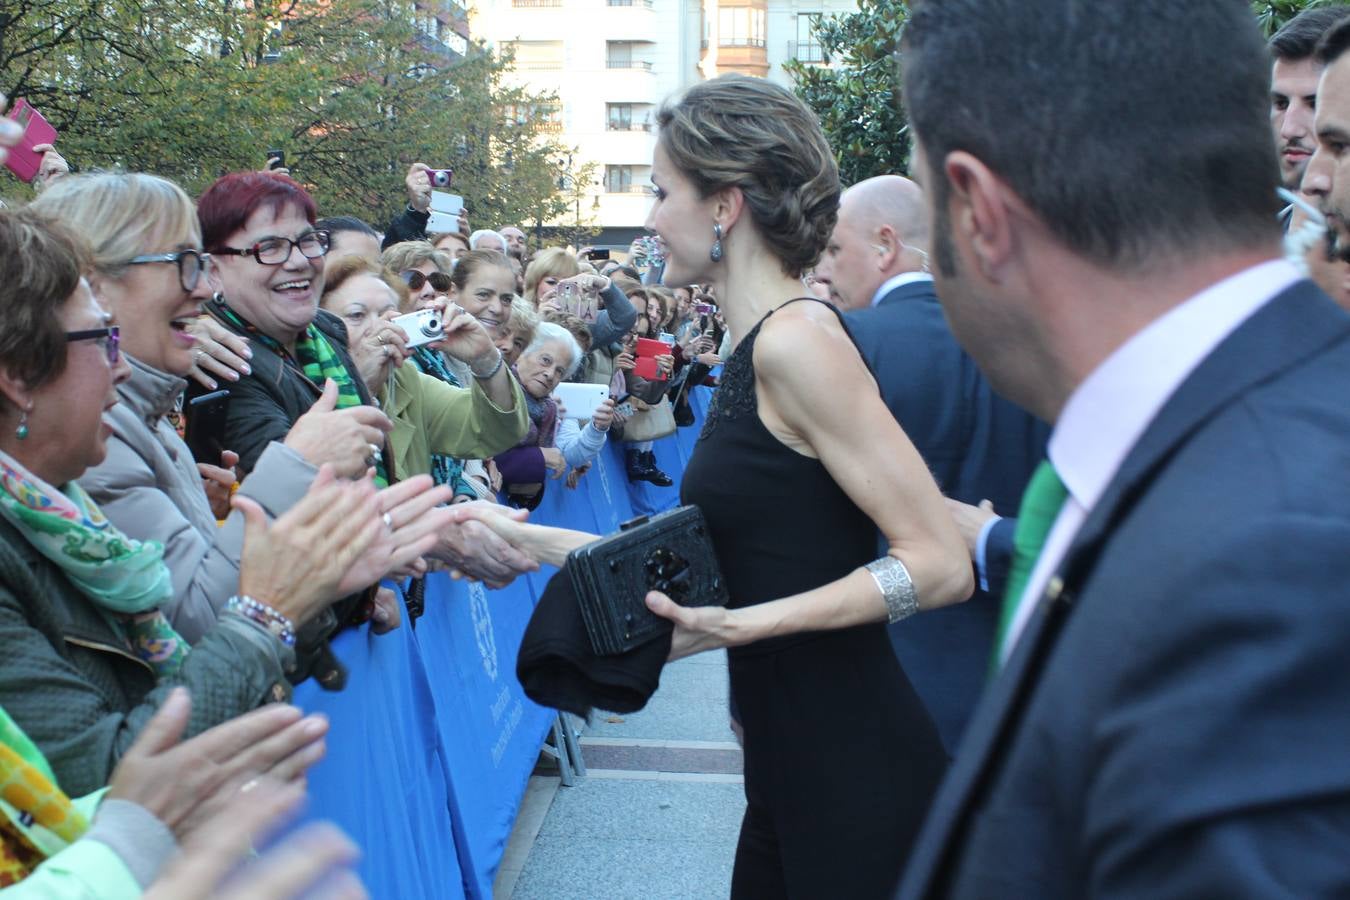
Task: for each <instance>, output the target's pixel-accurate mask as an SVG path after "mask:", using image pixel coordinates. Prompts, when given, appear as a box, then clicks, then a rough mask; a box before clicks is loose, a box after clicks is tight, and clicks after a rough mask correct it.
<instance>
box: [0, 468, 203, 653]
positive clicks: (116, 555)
mask: <svg viewBox="0 0 1350 900" xmlns="http://www.w3.org/2000/svg"><path fill="white" fill-rule="evenodd" d="M0 516H3V517H4V518H5V519H6V520H7V521H8V522H9V523H10V524H11V525H13V526H14V527H16V528H18V529H19V531H20V532H22V533H23V536H24V537H25V538H27V539H28V542H29V543H30V544H32V545H33V547H34V548H35V549H36V550H37V551H38V552H39V553H41V554H42V555H43V556H45V557H47V559H49V560H51V561H52V562H53V563H55V564H56V565H57V566H58V567H59V568H60V569H61V571H62V572H63V573H65V576H66V577H67V578H69V579H70V580H71V582H73V583H74V585H75V586H76V587H77V588H79V589H80V591H81V592H82V593H83V594H84V595H85V596H86V597H88V598H89V599H90V600H91V601H93V602H94V603H95V604H97V605H98V606H99V607H101V608H103V609H104V610H106V611H107V612H109V613H110V614H111V615H112V616H113V617H114V618H115V619H117V621H118V622H120V623H121V625H122V628H123V630H124V632H125V634H126V636H127V638H128V639H129V641H130V643H131V647H132V649H133V650H134V651H135V653H136V655H137V656H139V657H140V658H141V659H143V660H145V661H146V662H147V663H149V664H150V666H151V668H153V669H154V670H155V674H156V675H157V676H161V677H162V676H164V675H171V674H173V673H174V672H176V671H178V667H179V666H180V665H182V663H183V657H185V656H186V655H187V652H188V644H187V642H186V641H184V640H183V639H182V638H181V637H180V636H179V635H178V632H176V631H174V630H173V626H172V625H170V624H169V620H168V619H166V618H165V617H164V613H163V612H161V611H160V606H162V605H163V604H165V603H167V602H168V601H169V600H171V599H173V582H172V581H171V580H170V577H169V569H168V567H167V566H166V565H164V546H163V545H162V544H160V543H158V542H157V541H137V540H133V539H132V538H129V537H127V536H126V535H125V534H123V533H122V532H121V531H119V530H118V529H117V528H116V527H114V526H113V524H112V523H111V522H109V521H108V520H107V519H106V518H104V516H103V513H102V511H100V510H99V508H98V506H97V505H95V503H94V501H93V500H92V499H90V497H89V495H88V494H86V493H85V492H84V489H83V488H81V487H80V486H79V485H78V484H76V483H75V482H73V481H71V482H68V483H67V484H66V485H65V487H64V488H62V489H61V490H57V489H56V488H54V487H52V486H51V485H49V484H47V483H46V482H45V481H43V480H42V479H41V478H38V477H37V476H36V475H34V474H33V473H32V472H29V471H28V470H27V469H25V468H24V467H23V466H22V465H21V464H20V463H19V461H18V460H16V459H14V457H12V456H10V455H8V454H7V453H3V452H0Z"/></svg>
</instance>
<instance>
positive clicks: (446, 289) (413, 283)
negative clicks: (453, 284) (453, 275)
mask: <svg viewBox="0 0 1350 900" xmlns="http://www.w3.org/2000/svg"><path fill="white" fill-rule="evenodd" d="M398 277H399V278H402V279H403V280H404V281H406V282H408V290H410V291H420V290H421V289H422V285H424V284H428V283H430V285H431V289H432V290H433V291H435V292H436V293H438V294H448V293H450V276H449V275H447V274H445V273H444V272H432V273H431V274H430V275H423V274H422V273H421V272H419V271H417V270H416V269H409V270H408V271H406V272H399V273H398Z"/></svg>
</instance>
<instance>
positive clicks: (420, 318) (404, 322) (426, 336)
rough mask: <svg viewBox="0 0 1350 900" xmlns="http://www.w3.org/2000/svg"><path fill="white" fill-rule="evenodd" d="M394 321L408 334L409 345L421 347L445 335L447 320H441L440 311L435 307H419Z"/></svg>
mask: <svg viewBox="0 0 1350 900" xmlns="http://www.w3.org/2000/svg"><path fill="white" fill-rule="evenodd" d="M393 321H394V324H395V325H397V326H398V327H399V328H402V329H403V333H404V334H406V335H407V336H408V346H409V347H420V346H422V345H423V344H430V343H431V342H432V341H439V340H440V339H441V338H443V337H445V322H443V321H442V320H441V314H440V312H438V311H437V310H434V309H419V310H418V311H417V312H413V313H408V314H407V315H406V316H399V317H398V318H396V319H394V320H393Z"/></svg>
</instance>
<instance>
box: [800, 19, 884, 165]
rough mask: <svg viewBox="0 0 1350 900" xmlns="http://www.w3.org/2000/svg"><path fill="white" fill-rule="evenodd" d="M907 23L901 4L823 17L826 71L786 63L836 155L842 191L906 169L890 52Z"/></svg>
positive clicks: (820, 27)
mask: <svg viewBox="0 0 1350 900" xmlns="http://www.w3.org/2000/svg"><path fill="white" fill-rule="evenodd" d="M908 16H909V7H908V6H907V5H906V4H905V3H904V2H902V0H859V3H858V11H857V12H855V13H849V14H846V15H841V16H834V17H822V18H821V19H820V22H819V25H818V26H817V28H816V33H817V35H818V36H819V38H820V45H821V48H822V49H823V50H824V53H825V58H826V60H827V61H828V62H829V63H831V65H830V66H829V67H822V66H811V65H806V64H803V63H801V62H797V61H795V60H794V61H792V62H789V63H788V64H787V65H786V66H785V68H787V69H788V71H789V72H790V73H791V74H792V76H793V78H794V79H795V80H796V90H797V94H798V96H800V97H801V98H802V100H804V101H805V102H806V104H807V105H808V106H810V107H811V109H812V110H814V111H815V113H816V115H817V116H819V117H820V122H821V125H823V126H824V128H825V134H826V136H827V137H828V138H829V140H830V146H832V147H833V148H834V153H835V158H836V159H837V160H838V162H839V177H840V178H841V179H842V181H843V182H844V184H845V185H849V184H855V183H857V182H859V181H862V180H863V179H864V178H871V177H872V176H873V175H884V174H888V173H903V172H905V171H907V169H908V165H909V127H908V123H907V121H906V119H905V113H904V110H903V109H902V108H901V105H900V79H899V73H898V70H897V67H896V64H895V50H896V47H897V46H898V45H899V43H900V31H901V29H902V28H903V27H904V23H905V19H906V18H907V17H908Z"/></svg>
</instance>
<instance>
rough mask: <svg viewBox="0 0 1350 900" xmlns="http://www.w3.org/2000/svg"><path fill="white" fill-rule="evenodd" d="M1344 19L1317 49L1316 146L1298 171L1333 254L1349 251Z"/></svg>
mask: <svg viewBox="0 0 1350 900" xmlns="http://www.w3.org/2000/svg"><path fill="white" fill-rule="evenodd" d="M1347 50H1350V18H1348V19H1345V20H1344V21H1342V22H1341V23H1340V24H1339V25H1337V26H1336V27H1334V28H1332V29H1331V30H1330V31H1328V32H1327V33H1326V34H1325V35H1324V36H1323V38H1322V40H1321V41H1320V43H1319V44H1318V47H1317V53H1316V56H1315V61H1316V63H1317V65H1318V66H1319V68H1320V69H1321V71H1322V77H1321V81H1320V83H1319V86H1318V89H1317V103H1318V105H1317V116H1316V119H1315V129H1314V130H1315V134H1316V138H1317V150H1316V152H1315V153H1314V154H1313V157H1312V159H1311V160H1310V161H1309V163H1308V169H1307V173H1306V174H1305V175H1304V179H1303V181H1304V184H1303V190H1304V193H1306V194H1308V195H1309V196H1311V197H1314V198H1315V199H1316V200H1317V203H1318V206H1319V207H1320V208H1321V210H1322V215H1323V216H1325V217H1326V220H1327V227H1328V228H1330V229H1332V230H1333V233H1334V234H1335V235H1336V238H1337V239H1336V240H1335V241H1334V242H1333V252H1339V253H1341V254H1344V253H1346V251H1347V250H1350V241H1347V240H1346V236H1347V235H1350V53H1347V52H1346V51H1347Z"/></svg>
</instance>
